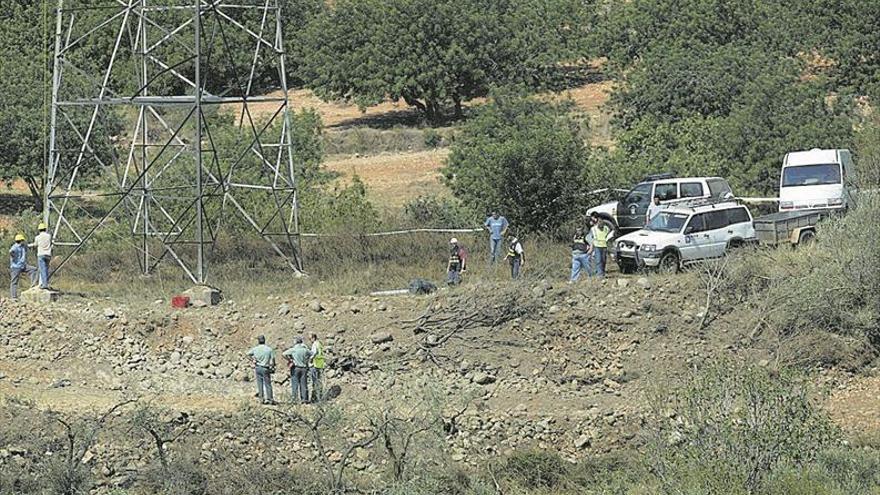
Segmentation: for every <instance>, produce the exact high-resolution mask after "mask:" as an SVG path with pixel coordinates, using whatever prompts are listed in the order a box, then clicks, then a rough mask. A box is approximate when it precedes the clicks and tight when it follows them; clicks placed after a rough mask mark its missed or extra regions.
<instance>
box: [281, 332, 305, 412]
mask: <svg viewBox="0 0 880 495" xmlns="http://www.w3.org/2000/svg"><path fill="white" fill-rule="evenodd" d="M281 355H282V356H284V357H285V358H287V364H288V366H289V367H290V398H291V400H292V401H294V402H296V401H297V400H299V402H301V403H303V404H308V402H309V383H308V380H309V356H310V355H311V352H310V351H309V348H308V347H306V345H305V344H303V338H302V337H300V336H299V335H297V336H296V337H295V338H294V339H293V347H291V348H290V349H287V350H286V351H284V352H282V353H281Z"/></svg>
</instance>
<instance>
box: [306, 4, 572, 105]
mask: <svg viewBox="0 0 880 495" xmlns="http://www.w3.org/2000/svg"><path fill="white" fill-rule="evenodd" d="M585 12H586V11H585V7H584V4H583V2H580V1H576V0H551V1H547V0H543V1H539V0H504V1H492V2H487V1H485V0H340V1H338V2H334V4H333V6H332V7H328V8H327V9H326V10H325V12H324V13H323V15H319V16H318V17H317V18H316V19H315V20H314V21H313V22H312V23H310V24H309V26H308V28H307V33H306V35H305V36H304V42H305V44H306V48H307V49H306V50H305V54H304V57H303V61H302V78H303V79H304V80H305V81H307V85H308V86H309V87H311V88H313V89H314V90H315V91H316V92H317V93H318V95H320V96H322V97H324V98H328V99H330V98H345V99H350V100H353V101H355V102H357V103H358V104H360V105H364V106H365V105H370V104H374V103H378V102H380V101H384V100H385V99H389V98H390V99H391V100H403V101H405V102H406V103H407V104H408V105H411V106H413V107H416V108H418V109H419V110H420V111H422V112H423V113H424V114H425V115H426V116H427V118H428V119H429V120H437V119H438V118H440V117H441V114H442V112H443V109H444V108H445V107H446V106H449V105H451V106H453V107H454V109H455V111H456V113H458V114H460V113H461V104H462V102H463V101H467V100H469V99H471V98H474V97H478V96H485V95H486V94H488V92H489V89H490V88H492V87H493V86H498V85H505V84H523V85H526V86H528V87H539V86H540V85H541V84H543V83H545V82H548V81H549V80H551V79H552V77H553V73H554V71H556V70H557V69H558V67H557V64H559V63H560V62H561V61H563V60H564V59H567V58H570V57H572V56H575V55H574V54H575V53H577V52H578V51H579V50H578V46H579V45H578V40H579V39H581V34H582V32H583V30H584V29H585V28H586V24H585V23H584V22H585V18H586V17H585V16H586V14H585Z"/></svg>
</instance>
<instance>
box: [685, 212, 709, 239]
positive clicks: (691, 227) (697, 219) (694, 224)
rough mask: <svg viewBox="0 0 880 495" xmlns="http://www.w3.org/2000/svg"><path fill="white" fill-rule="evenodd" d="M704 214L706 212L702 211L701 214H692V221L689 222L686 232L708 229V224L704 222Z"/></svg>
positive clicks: (693, 232)
mask: <svg viewBox="0 0 880 495" xmlns="http://www.w3.org/2000/svg"><path fill="white" fill-rule="evenodd" d="M704 215H705V213H700V214H699V215H694V216H692V217H691V221H690V222H688V226H687V227H685V229H684V231H685V233H686V234H696V233H697V232H702V231H704V230H706V225H705V223H704V222H703V216H704Z"/></svg>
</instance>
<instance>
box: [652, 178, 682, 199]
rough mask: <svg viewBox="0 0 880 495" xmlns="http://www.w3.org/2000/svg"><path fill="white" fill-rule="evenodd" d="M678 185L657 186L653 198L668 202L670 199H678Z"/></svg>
mask: <svg viewBox="0 0 880 495" xmlns="http://www.w3.org/2000/svg"><path fill="white" fill-rule="evenodd" d="M677 189H678V185H677V184H676V183H674V182H673V183H671V184H657V187H656V188H655V189H654V196H655V197H658V196H659V197H660V201H669V200H671V199H677V198H678V191H677Z"/></svg>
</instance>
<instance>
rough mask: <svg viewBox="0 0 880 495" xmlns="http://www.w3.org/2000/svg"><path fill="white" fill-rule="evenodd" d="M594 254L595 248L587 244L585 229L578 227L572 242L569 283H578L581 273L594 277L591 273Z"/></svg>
mask: <svg viewBox="0 0 880 495" xmlns="http://www.w3.org/2000/svg"><path fill="white" fill-rule="evenodd" d="M592 254H593V247H592V246H591V245H590V243H589V242H587V236H586V235H584V228H583V227H578V228H577V230H576V231H575V232H574V239H573V240H572V242H571V278H570V279H569V280H568V282H569V283H574V282H577V280H578V278H580V276H581V272H585V273H586V274H587V275H588V276H592V274H591V273H590V256H592Z"/></svg>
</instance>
